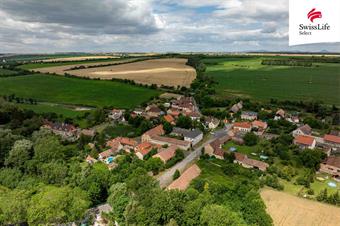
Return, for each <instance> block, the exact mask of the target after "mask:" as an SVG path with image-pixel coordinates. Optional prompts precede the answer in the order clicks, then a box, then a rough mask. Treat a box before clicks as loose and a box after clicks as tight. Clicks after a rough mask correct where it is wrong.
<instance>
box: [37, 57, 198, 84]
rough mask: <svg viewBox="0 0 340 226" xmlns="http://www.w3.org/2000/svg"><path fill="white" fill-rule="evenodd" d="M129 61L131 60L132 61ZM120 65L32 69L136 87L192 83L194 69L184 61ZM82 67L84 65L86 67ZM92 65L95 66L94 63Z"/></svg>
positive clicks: (156, 61) (175, 59)
mask: <svg viewBox="0 0 340 226" xmlns="http://www.w3.org/2000/svg"><path fill="white" fill-rule="evenodd" d="M129 60H130V61H133V60H134V59H129ZM123 62H128V60H125V61H115V63H117V64H118V65H111V66H103V67H94V68H86V69H79V70H69V69H70V68H72V67H74V66H79V65H71V66H70V65H68V66H58V67H47V68H38V69H35V70H36V71H39V72H41V73H46V72H49V73H56V74H61V75H63V74H64V73H65V72H67V73H68V74H71V75H74V76H79V77H89V78H99V79H102V80H111V79H113V78H116V79H129V80H134V81H135V82H136V83H140V84H148V85H150V84H156V85H159V86H160V85H166V86H185V87H189V86H190V84H191V83H192V81H193V80H194V79H195V78H196V71H195V69H194V68H192V67H190V66H187V65H186V62H187V60H186V59H179V58H171V59H154V60H144V61H138V62H131V63H126V64H119V63H123ZM108 63H109V62H106V63H103V65H105V64H108ZM86 65H87V66H88V65H89V64H86ZM94 65H99V64H98V63H94Z"/></svg>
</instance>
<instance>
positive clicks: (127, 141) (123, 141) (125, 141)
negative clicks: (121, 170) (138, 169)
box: [119, 137, 137, 147]
mask: <svg viewBox="0 0 340 226" xmlns="http://www.w3.org/2000/svg"><path fill="white" fill-rule="evenodd" d="M119 142H120V143H121V144H123V145H129V146H132V147H134V146H136V145H137V141H135V140H134V139H130V138H127V137H120V139H119Z"/></svg>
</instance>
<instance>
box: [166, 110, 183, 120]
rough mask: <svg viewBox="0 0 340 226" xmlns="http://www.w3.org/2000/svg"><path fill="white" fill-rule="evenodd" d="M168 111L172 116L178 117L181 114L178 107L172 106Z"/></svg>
mask: <svg viewBox="0 0 340 226" xmlns="http://www.w3.org/2000/svg"><path fill="white" fill-rule="evenodd" d="M167 113H168V114H169V115H171V116H173V117H174V118H178V116H179V115H180V114H181V112H180V111H178V109H176V108H170V109H168V111H167Z"/></svg>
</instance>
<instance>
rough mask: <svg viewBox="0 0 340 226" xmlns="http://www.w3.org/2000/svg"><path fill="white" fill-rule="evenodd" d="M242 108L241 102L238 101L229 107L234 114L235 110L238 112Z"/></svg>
mask: <svg viewBox="0 0 340 226" xmlns="http://www.w3.org/2000/svg"><path fill="white" fill-rule="evenodd" d="M242 108H243V102H242V101H240V102H239V103H237V104H234V105H233V106H232V107H231V108H230V111H231V112H232V113H234V114H236V113H237V112H239V111H240V110H242Z"/></svg>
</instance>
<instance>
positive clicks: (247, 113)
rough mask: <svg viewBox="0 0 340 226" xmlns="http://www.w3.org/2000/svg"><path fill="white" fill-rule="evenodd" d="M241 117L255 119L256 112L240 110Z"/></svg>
mask: <svg viewBox="0 0 340 226" xmlns="http://www.w3.org/2000/svg"><path fill="white" fill-rule="evenodd" d="M241 119H242V120H249V121H254V120H256V119H257V113H256V112H253V111H242V114H241Z"/></svg>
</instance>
